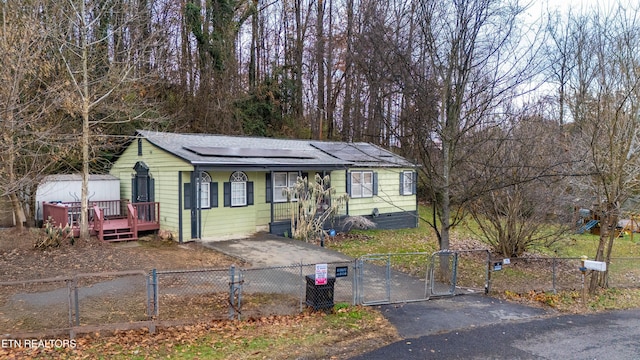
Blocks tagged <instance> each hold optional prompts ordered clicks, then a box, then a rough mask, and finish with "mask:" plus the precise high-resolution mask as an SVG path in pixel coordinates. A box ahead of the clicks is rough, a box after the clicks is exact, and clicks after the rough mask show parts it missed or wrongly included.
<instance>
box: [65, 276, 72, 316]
mask: <svg viewBox="0 0 640 360" xmlns="http://www.w3.org/2000/svg"><path fill="white" fill-rule="evenodd" d="M66 283H67V294H68V297H69V299H68V300H69V303H68V305H69V328H72V327H73V295H72V294H73V283H72V280H66Z"/></svg>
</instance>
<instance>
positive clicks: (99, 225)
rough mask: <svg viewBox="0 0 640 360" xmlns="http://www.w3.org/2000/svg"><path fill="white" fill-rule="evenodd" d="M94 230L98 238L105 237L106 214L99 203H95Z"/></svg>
mask: <svg viewBox="0 0 640 360" xmlns="http://www.w3.org/2000/svg"><path fill="white" fill-rule="evenodd" d="M93 212H94V216H93V230H94V231H95V232H96V235H98V239H103V234H104V233H103V229H104V215H103V212H102V209H100V207H99V206H98V205H93Z"/></svg>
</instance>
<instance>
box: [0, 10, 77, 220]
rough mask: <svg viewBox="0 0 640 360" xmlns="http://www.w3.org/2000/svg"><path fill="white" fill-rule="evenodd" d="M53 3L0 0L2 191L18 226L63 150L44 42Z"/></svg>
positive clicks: (52, 74) (53, 80)
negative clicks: (34, 193)
mask: <svg viewBox="0 0 640 360" xmlns="http://www.w3.org/2000/svg"><path fill="white" fill-rule="evenodd" d="M50 5H51V4H49V3H48V2H47V1H40V0H33V1H13V0H11V1H4V2H2V3H0V25H1V27H0V63H1V64H2V66H0V82H1V83H2V86H0V135H1V136H2V142H0V160H1V161H0V178H2V181H0V195H1V196H8V197H9V199H10V201H11V205H12V208H13V211H14V214H15V217H16V225H17V227H18V229H22V228H23V225H24V223H25V222H26V221H27V215H26V213H25V212H26V211H28V209H29V208H28V207H26V205H27V204H28V195H29V194H30V193H32V192H34V189H35V186H36V185H37V182H38V180H39V179H40V178H41V177H42V174H44V173H45V172H46V171H47V170H48V169H51V167H52V166H53V165H54V163H55V160H58V161H60V160H61V158H60V157H59V155H62V154H64V152H63V151H62V150H61V147H60V146H59V145H60V143H61V142H57V140H60V139H59V137H57V136H56V130H57V128H58V124H57V123H56V119H59V116H58V115H57V114H55V113H54V111H53V110H52V109H53V107H54V102H55V101H56V99H55V96H54V95H55V90H56V76H55V73H56V64H55V62H54V61H53V60H52V58H51V56H50V55H51V54H50V53H49V52H48V50H49V49H48V48H47V47H46V46H44V45H43V44H46V43H47V41H49V40H50V32H49V30H48V27H47V16H48V14H46V13H45V12H44V11H42V9H44V8H48V7H49V6H50ZM51 160H54V162H52V161H51Z"/></svg>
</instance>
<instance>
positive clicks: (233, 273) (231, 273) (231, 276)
mask: <svg viewBox="0 0 640 360" xmlns="http://www.w3.org/2000/svg"><path fill="white" fill-rule="evenodd" d="M235 282H236V266H235V265H231V267H229V320H232V319H233V318H234V317H235V297H234V294H233V293H234V288H235Z"/></svg>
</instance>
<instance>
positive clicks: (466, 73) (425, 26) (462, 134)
mask: <svg viewBox="0 0 640 360" xmlns="http://www.w3.org/2000/svg"><path fill="white" fill-rule="evenodd" d="M523 11H524V8H523V7H520V6H519V5H518V3H517V2H507V1H502V0H472V1H436V0H429V1H424V2H422V7H421V16H422V19H421V22H420V24H421V29H422V34H423V37H424V44H423V46H424V51H425V52H426V54H427V56H428V61H429V63H430V66H429V69H430V71H431V72H432V74H433V78H434V83H435V84H436V88H435V89H433V90H431V91H436V92H437V93H436V94H437V95H436V99H437V104H436V105H437V109H438V116H437V122H436V123H435V124H434V126H433V127H432V128H431V129H430V130H431V131H432V132H431V133H430V134H429V136H427V137H424V138H422V139H421V140H422V142H421V143H420V144H418V147H419V149H420V150H419V155H420V157H421V163H422V164H423V168H422V169H423V170H424V171H423V173H424V176H425V178H426V184H427V189H428V198H429V200H430V201H431V203H432V205H433V208H434V214H433V217H432V218H431V219H430V220H428V222H429V224H430V225H431V227H433V229H434V230H435V231H436V234H437V236H438V241H439V245H440V249H448V248H449V232H450V229H451V228H452V227H453V226H455V225H456V224H457V223H459V221H460V220H461V219H462V218H463V215H464V213H463V210H464V204H465V203H467V202H468V201H469V200H471V199H473V198H474V196H475V195H477V194H479V192H478V191H482V189H483V188H484V187H485V185H483V184H482V183H483V182H484V181H485V180H484V179H482V178H472V177H469V176H468V173H467V172H466V170H467V169H468V168H469V166H471V164H469V163H468V162H467V161H466V159H467V154H468V152H469V151H473V149H474V147H475V145H474V144H473V142H475V141H477V137H474V136H473V134H474V132H477V131H479V130H481V129H486V128H487V127H491V126H496V125H499V124H497V123H496V119H500V117H499V116H495V115H496V114H498V113H499V112H500V111H501V110H504V107H505V103H508V102H509V101H510V99H511V98H513V97H515V96H518V95H520V94H519V93H518V92H517V89H518V87H519V86H522V85H523V84H525V83H529V82H531V81H532V70H533V66H532V65H533V62H532V59H533V58H534V55H535V51H534V50H535V46H534V45H533V43H534V41H533V40H530V41H531V43H529V44H527V43H521V42H520V39H521V38H520V37H518V31H519V26H520V24H521V23H518V18H519V16H520V15H522V13H523ZM420 90H421V91H429V89H420ZM476 165H477V164H476ZM474 184H475V185H474ZM474 194H475V195H474Z"/></svg>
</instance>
